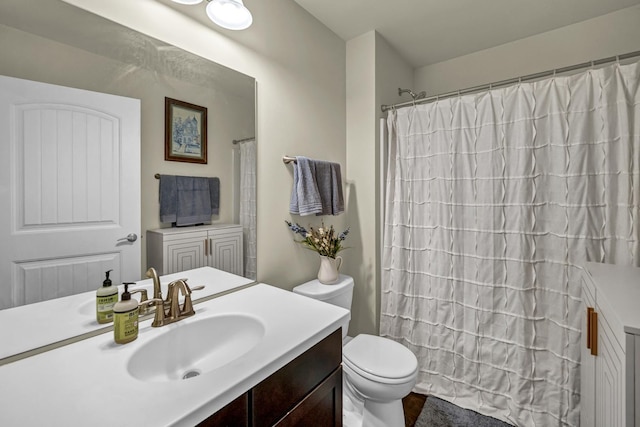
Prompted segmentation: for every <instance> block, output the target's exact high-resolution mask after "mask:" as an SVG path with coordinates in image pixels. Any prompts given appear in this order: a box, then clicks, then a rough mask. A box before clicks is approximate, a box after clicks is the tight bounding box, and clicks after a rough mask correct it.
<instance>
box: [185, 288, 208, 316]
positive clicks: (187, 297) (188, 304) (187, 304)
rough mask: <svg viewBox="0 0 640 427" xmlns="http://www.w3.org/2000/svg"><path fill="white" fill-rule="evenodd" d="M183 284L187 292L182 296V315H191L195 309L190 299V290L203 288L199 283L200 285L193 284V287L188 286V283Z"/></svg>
mask: <svg viewBox="0 0 640 427" xmlns="http://www.w3.org/2000/svg"><path fill="white" fill-rule="evenodd" d="M185 286H186V287H187V294H186V295H185V297H184V304H183V305H182V313H183V315H186V316H191V315H192V314H195V310H194V309H193V302H192V301H191V292H192V291H199V290H202V289H204V286H203V285H200V286H194V287H193V288H190V287H189V285H187V284H186V283H185Z"/></svg>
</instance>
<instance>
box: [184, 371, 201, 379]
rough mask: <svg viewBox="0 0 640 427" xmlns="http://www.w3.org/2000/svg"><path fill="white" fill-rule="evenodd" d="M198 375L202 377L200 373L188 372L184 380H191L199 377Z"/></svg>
mask: <svg viewBox="0 0 640 427" xmlns="http://www.w3.org/2000/svg"><path fill="white" fill-rule="evenodd" d="M198 375H200V371H187V372H185V373H184V375H183V376H182V379H183V380H188V379H189V378H193V377H197V376H198Z"/></svg>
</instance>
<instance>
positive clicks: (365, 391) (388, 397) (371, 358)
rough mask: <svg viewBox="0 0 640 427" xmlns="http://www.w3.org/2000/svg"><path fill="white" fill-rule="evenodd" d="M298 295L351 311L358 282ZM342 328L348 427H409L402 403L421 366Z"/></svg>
mask: <svg viewBox="0 0 640 427" xmlns="http://www.w3.org/2000/svg"><path fill="white" fill-rule="evenodd" d="M293 292H295V293H297V294H300V295H304V296H307V297H310V298H314V299H317V300H320V301H324V302H327V303H329V304H334V305H337V306H340V307H343V308H346V309H347V310H349V311H350V310H351V300H352V299H353V278H351V277H349V276H346V275H344V274H341V275H340V277H339V278H338V281H337V282H336V283H335V284H333V285H323V284H322V283H320V282H319V281H318V280H311V281H309V282H307V283H303V284H302V285H299V286H296V287H295V288H294V289H293ZM348 329H349V320H347V321H346V322H345V324H343V325H342V343H343V348H342V369H343V371H344V377H343V382H344V387H343V396H344V398H343V423H344V426H345V427H404V425H405V422H404V411H403V410H402V398H403V397H405V396H406V395H407V394H409V392H411V390H412V389H413V386H414V385H415V383H416V377H417V376H418V360H417V359H416V356H415V355H414V354H413V353H412V352H411V350H409V349H408V348H406V347H404V346H403V345H401V344H399V343H397V342H395V341H392V340H390V339H387V338H383V337H378V336H374V335H365V334H361V335H358V336H356V337H355V338H353V339H351V338H349V337H347V330H348Z"/></svg>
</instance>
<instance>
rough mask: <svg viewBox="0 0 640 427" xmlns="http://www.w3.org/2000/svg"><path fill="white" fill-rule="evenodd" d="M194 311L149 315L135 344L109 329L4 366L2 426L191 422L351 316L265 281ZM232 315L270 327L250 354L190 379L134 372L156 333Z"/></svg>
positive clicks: (0, 393)
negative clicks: (159, 319) (158, 320)
mask: <svg viewBox="0 0 640 427" xmlns="http://www.w3.org/2000/svg"><path fill="white" fill-rule="evenodd" d="M195 308H196V314H195V316H193V317H190V318H187V319H185V320H182V321H180V322H177V323H174V324H171V325H168V326H164V327H161V328H152V327H150V322H151V321H150V320H147V321H145V322H142V323H141V325H140V334H139V337H138V339H137V340H135V341H133V342H131V343H129V344H125V345H118V344H115V343H114V342H113V336H112V334H110V333H107V334H102V335H99V336H96V337H93V338H88V339H86V340H83V341H80V342H77V343H74V344H72V345H68V346H65V347H61V348H57V349H55V350H51V351H48V352H45V353H42V354H38V355H36V356H32V357H28V358H25V359H22V360H19V361H16V362H13V363H9V364H6V365H4V366H0V384H1V385H2V386H1V387H0V402H2V410H0V425H2V426H18V425H19V426H42V425H60V426H62V425H68V426H77V425H87V426H92V427H100V426H105V427H107V426H109V427H113V426H116V425H130V426H133V425H140V426H190V427H191V426H193V425H195V424H197V423H198V422H200V421H202V420H204V419H205V418H206V417H208V416H209V415H210V414H212V413H214V412H216V411H218V410H220V409H221V408H223V407H224V406H225V405H227V404H228V403H230V402H231V401H233V400H234V399H235V398H237V397H238V396H240V395H241V394H242V393H244V392H246V391H247V390H249V389H251V388H252V387H254V386H255V385H257V384H258V383H260V382H261V381H262V380H264V379H265V378H267V377H268V376H270V375H271V374H273V373H274V372H276V371H277V370H278V369H280V368H282V367H283V366H285V365H286V364H287V363H288V362H289V361H291V360H293V359H294V358H295V357H297V356H299V355H300V354H302V353H303V352H305V351H306V350H308V349H309V348H311V347H312V346H313V345H315V344H316V343H318V342H319V341H320V340H322V339H323V338H324V337H326V336H327V335H329V334H330V333H331V332H333V331H334V330H336V329H337V328H338V327H340V325H341V323H342V321H343V320H345V319H346V318H347V317H348V316H349V312H348V311H347V310H345V309H342V308H340V307H337V306H333V305H329V304H326V303H323V302H320V301H317V300H313V299H311V298H306V297H304V296H301V295H297V294H294V293H292V292H288V291H285V290H282V289H279V288H275V287H273V286H269V285H265V284H258V285H255V286H251V287H249V288H246V289H243V290H239V291H236V292H233V293H231V294H228V295H224V296H222V297H219V298H215V299H212V300H209V301H206V302H202V303H200V304H198V305H197V306H196V307H195ZM233 313H249V314H251V315H252V316H255V317H258V318H260V319H262V320H263V321H264V324H265V335H264V338H263V339H262V340H261V341H260V342H259V343H258V344H257V346H256V347H255V348H254V349H253V350H251V351H249V352H248V353H246V354H245V355H243V356H240V357H238V358H237V359H235V360H234V361H232V362H230V363H228V364H227V365H224V366H222V367H220V368H218V369H215V370H213V371H211V372H208V373H202V374H201V375H200V376H197V377H195V378H190V379H188V380H178V381H168V382H153V383H152V382H144V381H140V380H137V379H135V378H134V377H132V376H131V375H130V374H129V373H128V371H127V361H128V360H129V358H130V357H131V355H132V354H133V352H135V351H136V350H137V349H139V348H140V347H141V346H143V345H144V344H145V343H147V342H148V341H149V340H151V339H152V338H154V337H156V336H158V334H161V333H163V332H164V331H167V330H169V329H170V328H181V327H188V325H189V323H191V322H195V321H198V320H199V319H203V318H206V317H209V316H217V315H224V314H233ZM203 339H206V337H203ZM158 357H161V355H158Z"/></svg>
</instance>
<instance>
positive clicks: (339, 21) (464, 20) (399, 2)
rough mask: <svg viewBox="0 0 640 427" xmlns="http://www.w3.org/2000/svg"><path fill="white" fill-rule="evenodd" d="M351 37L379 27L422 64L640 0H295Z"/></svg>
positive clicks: (413, 60) (399, 48)
mask: <svg viewBox="0 0 640 427" xmlns="http://www.w3.org/2000/svg"><path fill="white" fill-rule="evenodd" d="M294 1H295V2H296V3H298V4H299V5H300V6H302V7H303V8H304V9H306V10H307V11H308V12H309V13H310V14H311V15H313V16H315V17H316V19H318V20H319V21H320V22H322V23H323V24H324V25H325V26H327V27H329V28H330V29H331V30H332V31H333V32H334V33H336V34H337V35H338V36H340V37H341V38H342V39H344V40H345V41H348V40H350V39H352V38H354V37H357V36H359V35H361V34H364V33H367V32H369V31H371V30H376V31H377V32H378V33H379V34H380V35H382V36H383V37H384V39H385V40H386V41H387V42H388V43H389V44H390V45H391V46H392V47H393V48H394V49H395V50H396V51H397V52H398V53H399V54H400V55H401V56H402V57H403V58H405V60H406V61H407V62H408V63H409V64H410V65H412V66H413V67H422V66H425V65H430V64H434V63H437V62H441V61H446V60H448V59H451V58H455V57H458V56H462V55H466V54H469V53H473V52H477V51H480V50H483V49H487V48H490V47H493V46H498V45H501V44H505V43H509V42H511V41H515V40H518V39H522V38H525V37H529V36H532V35H534V34H539V33H543V32H546V31H550V30H553V29H556V28H560V27H564V26H566V25H570V24H574V23H576V22H580V21H584V20H587V19H591V18H595V17H597V16H600V15H604V14H607V13H610V12H613V11H616V10H619V9H623V8H626V7H630V6H633V5H636V4H640V0H294Z"/></svg>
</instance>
